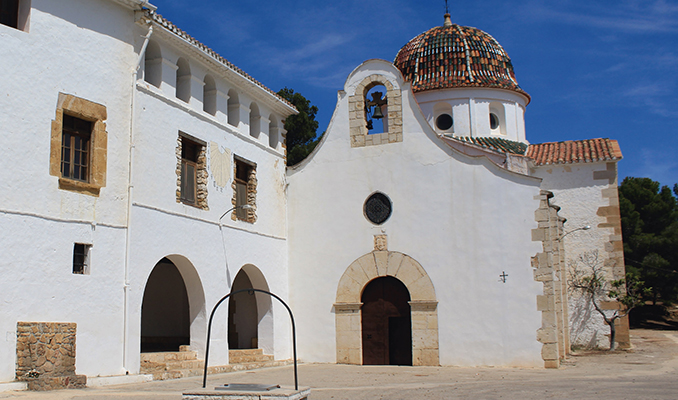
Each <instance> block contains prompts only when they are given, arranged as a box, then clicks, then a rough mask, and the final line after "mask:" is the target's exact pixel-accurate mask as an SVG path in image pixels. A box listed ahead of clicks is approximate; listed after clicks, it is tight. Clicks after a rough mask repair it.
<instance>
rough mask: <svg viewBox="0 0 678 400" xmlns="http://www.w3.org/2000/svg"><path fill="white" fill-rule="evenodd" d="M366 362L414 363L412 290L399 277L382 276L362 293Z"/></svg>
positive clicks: (367, 363)
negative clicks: (411, 315) (411, 312)
mask: <svg viewBox="0 0 678 400" xmlns="http://www.w3.org/2000/svg"><path fill="white" fill-rule="evenodd" d="M361 300H362V303H363V305H362V307H361V308H360V314H361V327H362V344H363V364H364V365H412V321H411V318H410V304H409V302H410V292H409V291H408V290H407V287H405V285H404V284H403V283H402V282H401V281H399V280H398V279H396V278H393V277H391V276H383V277H379V278H376V279H374V280H372V281H371V282H370V283H368V284H367V286H365V290H363V294H362V296H361Z"/></svg>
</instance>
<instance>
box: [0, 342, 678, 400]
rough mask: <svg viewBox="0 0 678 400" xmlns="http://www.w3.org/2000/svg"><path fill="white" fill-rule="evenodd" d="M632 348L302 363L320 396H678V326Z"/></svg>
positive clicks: (135, 394)
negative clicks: (532, 358)
mask: <svg viewBox="0 0 678 400" xmlns="http://www.w3.org/2000/svg"><path fill="white" fill-rule="evenodd" d="M631 340H632V343H633V346H634V348H633V349H632V350H628V351H618V352H615V353H608V352H582V353H579V354H576V355H573V356H571V357H570V358H569V359H568V360H567V361H565V363H564V365H563V366H562V367H561V368H560V369H558V370H545V369H529V368H455V367H384V366H349V365H334V364H302V365H300V366H299V383H300V385H301V386H310V387H311V388H312V391H311V397H310V399H313V400H328V399H334V400H342V399H345V400H349V399H350V400H353V399H457V398H459V399H462V398H464V399H521V400H522V399H528V400H529V399H539V400H543V399H560V398H569V399H596V400H600V399H602V398H614V399H615V400H620V399H634V400H637V399H677V398H678V375H677V374H678V331H655V330H643V329H639V330H633V331H631ZM224 383H271V384H281V385H293V383H294V380H293V372H292V366H285V367H277V368H269V369H261V370H257V371H248V372H236V373H229V374H221V375H214V376H210V377H209V379H208V383H207V384H208V388H210V387H213V386H216V385H220V384H224ZM201 384H202V378H201V377H196V378H185V379H178V380H173V381H156V382H148V383H140V384H130V385H118V386H108V387H103V388H88V389H82V390H60V391H54V392H4V393H0V399H55V400H66V399H77V400H87V399H122V398H124V399H138V400H142V399H143V400H145V399H148V400H178V399H181V393H182V391H184V390H190V389H195V388H198V387H200V386H201Z"/></svg>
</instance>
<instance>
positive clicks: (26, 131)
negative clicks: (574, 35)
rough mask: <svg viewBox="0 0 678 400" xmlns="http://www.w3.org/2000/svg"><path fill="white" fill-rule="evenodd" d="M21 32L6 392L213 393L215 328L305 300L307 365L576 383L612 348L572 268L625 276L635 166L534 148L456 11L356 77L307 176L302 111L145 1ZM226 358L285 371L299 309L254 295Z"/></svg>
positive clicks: (572, 146)
mask: <svg viewBox="0 0 678 400" xmlns="http://www.w3.org/2000/svg"><path fill="white" fill-rule="evenodd" d="M0 11H1V12H0V48H1V49H2V54H4V55H5V56H3V57H0V68H1V69H2V70H3V71H5V74H3V78H2V88H3V93H2V94H3V95H2V96H1V97H0V106H1V108H2V109H3V110H4V111H3V113H2V114H0V146H1V148H2V149H3V150H2V151H3V157H2V161H1V162H2V168H0V198H1V202H0V226H2V228H3V229H1V230H0V248H2V250H3V252H4V257H3V258H2V260H0V274H1V276H2V280H0V304H1V307H0V331H1V332H3V336H4V338H5V340H2V341H0V384H1V383H2V382H13V381H17V380H18V381H20V382H24V381H25V382H28V384H29V387H30V386H31V384H33V385H37V386H34V387H38V388H39V387H42V388H45V387H47V386H50V385H52V386H57V387H58V386H59V385H61V386H69V385H70V386H71V387H73V382H79V384H84V381H85V380H86V379H89V380H90V382H95V381H96V379H97V377H108V376H110V377H116V376H121V377H122V376H128V377H133V376H139V374H144V373H146V372H149V371H152V370H153V367H156V369H157V367H158V366H159V365H160V363H161V361H159V359H158V358H153V357H154V356H153V355H157V354H163V355H167V354H169V355H170V358H171V357H173V358H174V359H182V358H181V357H182V356H181V354H184V355H185V354H191V355H192V357H193V359H191V362H193V364H191V366H186V365H184V366H183V367H181V368H182V370H181V371H179V370H178V371H175V372H176V373H174V374H172V373H165V374H164V375H156V378H158V379H161V378H171V377H178V376H186V375H190V374H193V373H195V372H196V371H198V372H201V371H202V369H201V366H200V365H201V360H202V359H204V355H205V348H206V335H207V320H208V318H209V313H210V312H211V310H212V307H213V306H214V305H215V304H216V303H217V301H219V300H220V299H221V298H222V297H223V296H224V295H226V294H228V293H230V292H231V291H236V290H239V289H247V288H256V289H260V290H265V291H270V292H272V293H274V294H276V295H278V296H280V297H281V298H282V299H284V300H285V301H286V302H287V303H288V304H289V306H290V307H291V309H292V311H293V312H294V315H295V319H296V325H297V326H296V327H297V334H298V349H299V351H298V357H299V359H300V360H301V361H304V362H329V363H335V362H336V363H348V364H385V365H389V364H395V365H415V366H417V365H453V366H454V365H458V366H483V365H493V366H534V367H548V368H556V367H558V366H559V363H560V361H561V360H562V359H564V358H565V357H566V356H567V354H568V352H569V349H570V346H571V345H572V344H578V345H589V346H605V345H606V344H607V343H608V338H607V337H606V336H605V332H607V331H606V327H605V326H604V324H603V322H602V320H601V319H600V318H596V315H594V314H593V313H592V312H591V308H590V305H589V304H587V303H586V301H584V300H583V299H580V298H576V297H573V296H571V295H570V294H569V293H568V290H567V274H568V270H567V260H569V259H572V258H575V257H577V256H578V255H579V254H582V253H583V252H587V251H597V252H598V254H599V255H600V260H601V263H602V264H603V265H604V266H605V270H606V272H607V273H608V275H609V277H611V278H615V279H619V278H622V277H623V276H624V261H623V248H622V240H621V223H620V217H619V207H618V197H617V166H616V163H617V162H618V161H619V160H621V158H622V155H621V151H620V149H619V146H618V144H617V142H616V141H614V140H610V139H590V140H580V141H563V142H558V143H543V144H531V143H529V141H528V135H527V134H526V128H525V112H526V109H527V106H528V104H529V102H530V97H529V95H528V94H527V93H526V92H525V91H524V90H523V89H522V88H521V87H520V86H519V85H518V83H517V80H516V77H515V74H514V72H513V66H512V64H511V61H510V58H509V57H508V55H507V54H506V52H505V51H504V49H503V48H502V47H501V45H500V44H499V43H498V42H497V41H496V40H495V39H494V38H492V37H491V36H490V35H489V34H487V33H485V32H483V31H481V30H479V29H476V28H470V27H464V26H459V25H455V24H453V23H452V22H451V20H450V18H449V15H446V17H445V20H444V24H443V26H438V27H434V28H432V29H431V30H429V31H427V32H424V33H422V34H420V35H418V36H416V37H415V38H414V39H412V40H411V41H410V42H409V43H407V44H405V46H404V47H403V48H402V49H401V50H400V51H399V52H397V55H396V56H395V61H393V62H390V61H384V60H368V61H365V62H364V63H362V64H361V65H359V66H357V67H356V68H355V70H354V71H353V72H352V73H351V74H350V75H349V76H348V77H347V79H346V82H345V84H344V87H343V88H338V89H340V90H339V92H338V95H337V106H336V108H335V110H334V114H333V117H332V120H331V122H330V124H329V126H328V128H327V130H326V133H325V135H324V136H323V138H322V140H321V141H320V143H319V144H318V146H317V147H316V149H315V150H314V151H313V153H312V154H311V155H310V156H309V157H307V158H306V159H305V160H304V161H302V162H301V163H299V164H297V165H295V166H293V167H290V168H287V167H286V166H285V152H286V148H285V134H286V132H285V130H284V128H283V127H284V120H285V119H286V118H287V117H289V116H290V115H293V114H295V113H297V110H296V109H295V108H294V106H292V105H291V104H290V103H288V102H287V101H286V100H284V99H283V98H281V97H279V96H278V95H276V94H275V92H274V91H272V90H270V89H268V88H266V87H265V86H264V85H262V84H261V83H260V82H258V81H257V80H256V79H255V78H253V77H252V76H250V75H248V74H247V73H246V72H244V71H242V70H241V69H239V68H237V67H236V66H234V65H233V64H231V63H230V62H229V61H227V60H226V59H225V58H223V57H222V56H220V55H219V54H217V53H215V52H214V51H213V50H211V49H210V48H209V47H207V46H206V45H204V44H202V43H200V42H198V41H197V40H195V39H194V38H192V37H191V36H190V35H189V34H187V33H186V32H184V31H182V30H181V29H180V28H178V27H177V26H175V25H174V24H172V23H171V22H170V21H168V20H166V19H165V18H163V17H162V16H160V15H159V14H158V13H157V12H156V9H155V7H154V6H153V5H151V4H149V3H148V2H146V1H143V0H64V1H60V2H54V1H51V0H9V1H4V0H3V2H2V9H1V10H0ZM19 166H21V167H22V168H18V167H19ZM584 227H590V229H585V228H584ZM570 233H572V234H570ZM609 306H610V307H613V306H614V305H609ZM625 324H626V323H625V322H623V323H622V326H621V327H620V330H621V333H620V334H618V339H619V341H620V343H621V344H622V345H627V344H628V326H627V325H625ZM210 346H211V347H210V359H209V365H210V366H215V367H218V366H222V367H224V368H226V366H228V365H232V364H236V363H240V362H242V360H244V359H245V358H243V357H244V355H243V354H244V353H238V351H249V350H250V349H257V351H258V353H259V354H261V355H263V356H265V357H267V358H266V359H267V360H288V359H290V358H291V357H292V336H291V327H290V322H289V317H288V315H287V311H286V310H285V308H284V306H283V305H282V304H280V303H278V302H276V301H275V300H274V299H272V298H271V297H269V296H267V295H265V294H263V293H261V292H256V293H240V294H239V295H234V296H233V297H232V298H231V299H230V300H229V302H228V306H224V307H222V308H221V309H219V311H217V313H216V314H215V323H214V325H213V328H212V332H211V342H210ZM188 358H190V357H187V358H186V359H187V360H188ZM154 363H155V364H154ZM163 365H164V364H163ZM177 368H178V367H177ZM168 369H171V368H170V367H165V369H164V370H165V371H167V370H168ZM222 370H225V369H222ZM170 372H172V371H170ZM76 374H77V375H78V376H80V377H83V378H81V379H80V380H78V379H71V380H68V379H66V380H64V379H63V377H66V376H75V375H76ZM50 382H51V383H50ZM69 382H70V383H69ZM41 385H42V386H41ZM12 387H14V386H12Z"/></svg>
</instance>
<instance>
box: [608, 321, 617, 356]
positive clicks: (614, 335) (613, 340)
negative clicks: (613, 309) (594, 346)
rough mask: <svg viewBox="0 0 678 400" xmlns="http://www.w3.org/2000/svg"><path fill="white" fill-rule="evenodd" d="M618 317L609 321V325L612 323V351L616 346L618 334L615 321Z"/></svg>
mask: <svg viewBox="0 0 678 400" xmlns="http://www.w3.org/2000/svg"><path fill="white" fill-rule="evenodd" d="M616 319H617V318H616V317H614V318H612V319H611V320H610V322H608V325H610V351H613V350H614V349H615V347H616V343H615V338H616V336H617V327H616V326H615V323H614V322H615V320H616Z"/></svg>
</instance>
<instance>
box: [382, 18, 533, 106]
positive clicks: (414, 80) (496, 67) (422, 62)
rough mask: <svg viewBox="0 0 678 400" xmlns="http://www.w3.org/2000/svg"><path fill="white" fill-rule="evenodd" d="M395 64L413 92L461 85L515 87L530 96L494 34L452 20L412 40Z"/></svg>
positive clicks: (509, 88) (447, 19)
mask: <svg viewBox="0 0 678 400" xmlns="http://www.w3.org/2000/svg"><path fill="white" fill-rule="evenodd" d="M394 64H395V65H396V67H398V69H399V70H400V72H402V74H403V76H404V77H405V80H406V81H408V82H410V83H411V84H412V89H413V90H414V92H415V93H416V92H421V91H424V90H435V89H449V88H459V87H488V88H500V89H508V90H513V91H516V92H518V93H521V94H523V95H525V96H527V97H528V99H529V95H528V94H527V93H525V91H523V90H522V89H521V88H520V86H518V82H517V81H516V76H515V73H514V72H513V65H512V64H511V59H510V58H509V56H508V55H507V54H506V52H505V51H504V48H503V47H501V45H500V44H499V42H497V41H496V40H495V39H494V38H493V37H492V36H490V35H489V34H487V33H485V32H483V31H481V30H480V29H476V28H471V27H468V26H459V25H456V24H452V23H451V22H450V17H449V14H445V24H444V25H443V26H437V27H435V28H433V29H430V30H428V31H426V32H424V33H422V34H421V35H419V36H417V37H415V38H414V39H412V40H410V42H409V43H407V44H406V45H405V46H404V47H403V48H402V49H400V51H399V52H398V55H397V56H396V58H395V61H394Z"/></svg>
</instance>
